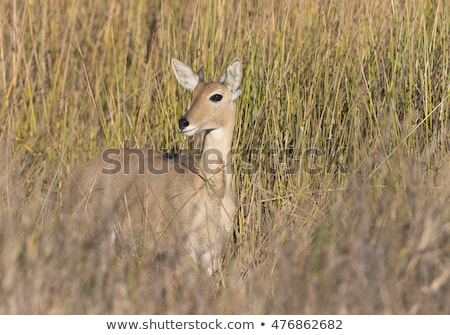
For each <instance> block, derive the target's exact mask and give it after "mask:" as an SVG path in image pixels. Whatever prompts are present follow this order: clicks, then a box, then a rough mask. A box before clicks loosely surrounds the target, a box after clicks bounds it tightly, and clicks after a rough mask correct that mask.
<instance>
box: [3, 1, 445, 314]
mask: <svg viewBox="0 0 450 335" xmlns="http://www.w3.org/2000/svg"><path fill="white" fill-rule="evenodd" d="M449 36H450V3H449V2H448V1H446V0H436V1H419V0H417V1H382V0H377V1H358V0H351V1H317V0H304V1H281V2H280V1H239V0H238V1H215V2H214V1H199V2H195V1H184V2H183V1H181V2H180V1H142V0H126V1H125V0H123V1H121V0H115V1H94V2H92V1H45V0H36V1H15V0H6V1H2V2H1V3H0V145H1V150H0V168H1V175H0V197H1V201H2V204H3V205H2V206H1V209H0V219H1V226H0V297H1V298H0V313H82V314H83V313H125V314H128V313H138V314H145V313H218V314H222V313H438V314H439V313H450V304H449V301H450V137H449V134H450V112H449V111H450V97H449V94H450V39H449ZM171 57H176V58H178V59H180V60H182V61H183V62H185V63H187V64H191V65H193V66H194V68H199V67H200V66H203V67H204V69H205V73H206V79H207V80H210V79H217V77H218V75H219V74H220V73H221V72H222V71H223V70H224V69H225V66H226V65H227V64H229V62H230V61H231V60H232V59H233V58H235V57H240V58H242V60H243V66H244V79H243V85H242V92H243V93H242V96H241V97H240V100H239V105H238V112H237V118H236V129H235V138H234V144H233V148H234V150H235V151H234V156H233V164H234V170H235V178H234V185H235V189H236V192H237V194H238V196H239V208H238V212H237V215H236V219H235V233H234V236H232V237H231V238H230V241H229V247H228V248H227V250H226V254H225V256H224V259H223V266H222V268H221V270H220V271H219V272H218V273H217V275H216V276H215V277H214V278H213V279H211V278H209V277H208V276H205V275H199V274H196V273H195V271H194V270H193V269H192V268H187V269H185V271H181V272H180V273H176V274H175V273H173V272H171V271H170V270H168V269H165V268H164V267H163V268H160V269H155V268H154V266H152V264H153V263H152V255H151V253H147V254H144V256H143V257H142V258H141V259H139V260H135V261H131V260H127V261H125V260H121V259H118V258H117V257H116V256H115V255H114V254H112V253H111V252H110V250H103V249H102V250H101V249H100V248H95V247H92V245H90V244H89V243H88V241H87V238H86V230H87V229H88V228H87V227H86V225H88V224H89V223H85V225H83V224H71V222H64V220H62V219H61V207H62V205H63V203H64V201H65V200H67V198H68V197H70V194H65V193H64V190H65V188H66V187H67V184H68V180H69V179H70V176H71V175H72V174H73V173H74V171H75V170H76V167H77V166H80V165H81V164H82V163H83V162H86V161H87V160H88V159H89V158H91V157H93V156H94V155H95V154H97V153H98V152H100V151H102V150H103V149H105V148H108V147H125V146H136V147H146V146H151V147H156V148H158V149H165V150H171V151H175V152H176V151H181V150H183V149H185V148H188V147H189V145H190V144H191V143H189V141H188V140H187V139H186V138H185V137H183V136H182V135H180V134H179V133H178V132H177V121H178V118H179V117H180V116H181V115H183V113H184V111H185V110H186V108H187V107H188V104H189V101H190V98H191V97H190V96H189V94H187V93H186V92H184V91H183V89H182V88H180V87H179V85H178V84H177V81H176V80H175V77H174V75H173V74H172V72H171V67H170V59H171Z"/></svg>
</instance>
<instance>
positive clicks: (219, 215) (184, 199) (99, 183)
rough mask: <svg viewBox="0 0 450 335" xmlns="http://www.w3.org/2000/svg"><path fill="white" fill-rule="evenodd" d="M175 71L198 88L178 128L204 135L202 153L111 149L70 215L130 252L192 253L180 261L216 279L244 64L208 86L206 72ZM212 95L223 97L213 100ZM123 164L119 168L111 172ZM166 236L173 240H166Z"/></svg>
mask: <svg viewBox="0 0 450 335" xmlns="http://www.w3.org/2000/svg"><path fill="white" fill-rule="evenodd" d="M172 66H173V69H174V72H175V75H176V77H177V79H178V81H179V82H180V83H181V84H182V85H183V86H184V87H185V88H187V89H188V90H191V91H193V99H192V104H191V107H190V108H189V110H188V111H187V112H186V114H185V115H184V117H183V118H181V119H180V124H179V127H180V131H182V132H183V133H186V135H188V136H191V135H193V134H195V133H198V132H200V131H205V137H204V142H203V150H202V153H201V155H198V156H197V157H195V156H194V155H190V154H189V155H180V156H172V157H171V156H168V155H166V154H163V153H159V152H156V151H154V150H151V149H144V150H140V151H139V150H137V149H125V150H124V149H120V150H119V149H112V150H106V151H105V152H103V153H102V154H100V155H99V156H97V157H95V158H94V159H92V160H91V161H89V162H88V163H87V164H86V165H85V166H84V168H83V169H82V171H81V173H80V174H79V175H78V176H76V178H75V179H74V182H73V183H72V185H71V187H70V193H69V194H70V198H69V199H68V201H67V203H66V205H65V212H66V213H70V215H71V217H72V219H73V220H74V219H76V220H77V221H78V222H81V223H83V222H89V221H93V222H94V224H95V225H96V227H101V228H97V229H92V234H94V235H105V236H107V235H108V232H109V236H111V234H112V236H113V240H114V244H115V245H116V247H117V248H118V249H124V248H130V242H129V241H133V242H132V244H133V247H132V248H134V249H136V250H137V249H139V248H141V247H145V245H147V244H153V245H157V246H158V247H157V249H158V252H160V253H161V254H163V253H164V252H166V251H168V250H164V249H169V248H174V247H175V248H178V249H179V250H178V251H177V254H179V255H184V256H187V258H186V257H179V258H180V259H190V260H193V261H194V262H195V263H197V264H199V265H200V266H201V267H202V268H203V269H205V270H206V271H207V272H208V273H210V274H212V273H213V272H214V271H215V270H216V269H217V267H218V265H219V263H220V259H221V257H222V254H223V247H224V244H225V242H226V241H227V239H228V237H229V235H230V233H231V231H232V224H233V217H234V214H235V196H234V193H233V191H232V188H231V180H232V173H231V153H230V150H231V141H232V136H233V128H234V118H235V111H236V103H235V100H236V99H237V97H239V95H240V83H241V79H242V69H241V63H240V61H239V60H234V61H233V62H232V63H231V64H230V65H229V66H228V69H227V72H226V73H225V74H224V75H223V76H222V77H221V78H220V79H219V82H211V83H206V84H205V83H204V82H202V81H201V80H202V77H203V73H200V72H199V73H198V74H197V73H195V72H193V71H192V70H191V69H190V68H189V67H188V66H186V65H184V64H183V63H181V62H180V61H178V60H172ZM199 79H200V80H199ZM213 95H215V97H216V100H217V95H220V96H222V99H221V100H220V101H212V100H211V97H212V96H213ZM119 166H120V171H113V170H114V169H115V168H117V167H119ZM156 170H157V171H159V172H157V171H156ZM161 171H164V173H161ZM112 172H114V173H112ZM105 236H100V239H102V238H104V237H105ZM95 238H99V237H97V236H96V237H95ZM167 238H170V239H171V240H174V241H176V243H175V244H170V243H168V242H167V243H166V242H164V241H168V240H169V239H167ZM127 241H128V242H127Z"/></svg>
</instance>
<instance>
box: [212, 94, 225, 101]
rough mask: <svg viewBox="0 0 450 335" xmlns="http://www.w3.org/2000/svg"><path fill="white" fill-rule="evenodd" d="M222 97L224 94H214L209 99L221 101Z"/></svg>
mask: <svg viewBox="0 0 450 335" xmlns="http://www.w3.org/2000/svg"><path fill="white" fill-rule="evenodd" d="M222 98H223V96H222V94H213V95H211V96H210V97H209V100H210V101H212V102H219V101H220V100H222Z"/></svg>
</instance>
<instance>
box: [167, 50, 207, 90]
mask: <svg viewBox="0 0 450 335" xmlns="http://www.w3.org/2000/svg"><path fill="white" fill-rule="evenodd" d="M172 68H173V72H174V73H175V77H176V78H177V80H178V82H179V83H180V84H181V85H182V86H183V87H184V88H185V89H187V90H189V91H193V90H194V89H195V87H196V86H197V84H198V82H199V81H202V80H203V71H201V78H200V77H199V75H198V74H197V73H195V72H194V71H192V69H191V68H190V67H189V66H187V65H186V64H184V63H182V62H180V61H179V60H178V59H175V58H172ZM200 79H201V80H200Z"/></svg>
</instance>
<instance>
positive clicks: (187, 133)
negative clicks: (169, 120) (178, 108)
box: [181, 126, 198, 136]
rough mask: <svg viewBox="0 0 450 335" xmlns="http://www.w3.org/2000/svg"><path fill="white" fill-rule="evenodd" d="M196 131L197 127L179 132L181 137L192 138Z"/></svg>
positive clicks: (190, 127)
mask: <svg viewBox="0 0 450 335" xmlns="http://www.w3.org/2000/svg"><path fill="white" fill-rule="evenodd" d="M197 131H198V127H194V126H188V127H186V128H184V129H183V131H182V132H181V133H182V134H183V135H186V136H192V135H194V134H195V133H196V132H197Z"/></svg>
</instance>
